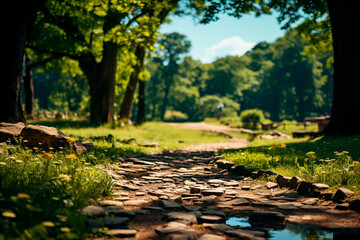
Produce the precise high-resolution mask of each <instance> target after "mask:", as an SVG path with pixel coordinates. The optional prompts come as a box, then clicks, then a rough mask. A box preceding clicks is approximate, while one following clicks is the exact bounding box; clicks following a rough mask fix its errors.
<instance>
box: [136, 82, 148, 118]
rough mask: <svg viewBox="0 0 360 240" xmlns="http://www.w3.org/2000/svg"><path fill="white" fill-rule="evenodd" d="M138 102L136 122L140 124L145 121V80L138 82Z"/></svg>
mask: <svg viewBox="0 0 360 240" xmlns="http://www.w3.org/2000/svg"><path fill="white" fill-rule="evenodd" d="M138 99H139V102H138V112H137V119H136V124H138V125H141V124H143V123H144V122H145V115H146V110H145V81H140V82H139V97H138Z"/></svg>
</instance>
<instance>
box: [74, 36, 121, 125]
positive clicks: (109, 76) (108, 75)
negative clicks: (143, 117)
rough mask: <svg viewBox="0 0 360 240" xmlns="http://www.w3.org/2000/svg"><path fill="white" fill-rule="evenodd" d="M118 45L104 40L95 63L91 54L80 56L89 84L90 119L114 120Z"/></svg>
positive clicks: (106, 121)
mask: <svg viewBox="0 0 360 240" xmlns="http://www.w3.org/2000/svg"><path fill="white" fill-rule="evenodd" d="M117 49H118V46H117V45H116V44H115V43H112V42H104V46H103V58H102V60H101V62H100V63H97V62H96V61H95V59H94V57H93V56H90V55H88V56H86V57H83V58H80V60H79V63H80V67H81V69H82V70H83V72H84V73H85V74H86V76H87V78H88V80H89V85H90V97H91V100H90V102H91V106H90V120H91V121H92V122H96V123H112V122H113V120H114V99H115V73H116V56H117Z"/></svg>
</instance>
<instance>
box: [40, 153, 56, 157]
mask: <svg viewBox="0 0 360 240" xmlns="http://www.w3.org/2000/svg"><path fill="white" fill-rule="evenodd" d="M41 156H42V157H43V158H51V157H52V156H53V155H52V154H50V153H46V152H44V153H43V154H42V155H41Z"/></svg>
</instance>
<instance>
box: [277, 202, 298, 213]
mask: <svg viewBox="0 0 360 240" xmlns="http://www.w3.org/2000/svg"><path fill="white" fill-rule="evenodd" d="M278 208H279V209H280V210H286V211H292V210H297V209H298V208H297V207H296V206H295V205H293V204H282V205H279V206H278Z"/></svg>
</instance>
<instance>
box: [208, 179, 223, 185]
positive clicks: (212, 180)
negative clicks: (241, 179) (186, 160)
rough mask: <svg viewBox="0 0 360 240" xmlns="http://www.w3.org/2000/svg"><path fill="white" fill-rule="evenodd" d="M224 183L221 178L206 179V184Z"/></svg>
mask: <svg viewBox="0 0 360 240" xmlns="http://www.w3.org/2000/svg"><path fill="white" fill-rule="evenodd" d="M223 183H224V180H221V179H210V180H209V181H208V184H223Z"/></svg>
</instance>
